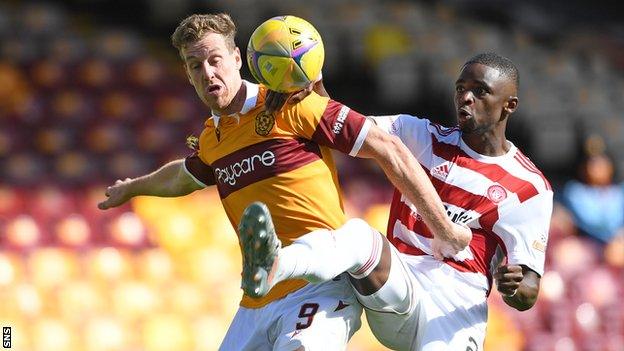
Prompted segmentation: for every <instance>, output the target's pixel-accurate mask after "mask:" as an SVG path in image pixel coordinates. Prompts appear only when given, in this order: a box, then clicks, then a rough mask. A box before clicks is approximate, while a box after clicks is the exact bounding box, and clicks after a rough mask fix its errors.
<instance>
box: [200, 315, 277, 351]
mask: <svg viewBox="0 0 624 351" xmlns="http://www.w3.org/2000/svg"><path fill="white" fill-rule="evenodd" d="M262 313H263V311H262V309H249V308H244V307H239V308H238V311H237V312H236V315H235V316H234V319H233V320H232V323H230V327H229V328H228V331H227V333H226V334H225V337H224V338H223V341H222V342H221V346H219V351H231V350H254V351H256V350H257V351H270V350H271V349H272V346H271V344H270V343H269V339H268V337H267V333H266V329H267V324H268V323H265V322H264V321H263V318H262ZM207 332H209V331H207Z"/></svg>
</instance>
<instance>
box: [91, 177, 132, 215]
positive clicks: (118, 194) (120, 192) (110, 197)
mask: <svg viewBox="0 0 624 351" xmlns="http://www.w3.org/2000/svg"><path fill="white" fill-rule="evenodd" d="M131 182H132V179H130V178H126V179H124V180H121V179H119V180H117V181H116V182H115V184H113V185H111V186H109V187H108V188H106V192H104V195H106V200H104V201H102V202H100V203H99V204H98V208H99V209H100V210H107V209H109V208H111V207H117V206H119V205H123V204H124V203H126V202H127V201H128V200H130V198H131V197H132V194H131V193H130V183H131Z"/></svg>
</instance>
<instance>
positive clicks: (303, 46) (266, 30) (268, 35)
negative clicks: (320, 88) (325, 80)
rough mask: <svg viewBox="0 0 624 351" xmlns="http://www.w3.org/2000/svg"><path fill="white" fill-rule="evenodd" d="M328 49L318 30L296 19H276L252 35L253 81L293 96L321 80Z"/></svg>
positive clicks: (249, 59) (250, 61) (249, 49)
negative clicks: (294, 93)
mask: <svg viewBox="0 0 624 351" xmlns="http://www.w3.org/2000/svg"><path fill="white" fill-rule="evenodd" d="M324 59H325V49H324V48H323V41H322V40H321V36H320V34H319V33H318V32H317V31H316V29H315V28H314V27H313V26H312V25H311V24H310V23H308V22H307V21H305V20H304V19H301V18H299V17H295V16H279V17H273V18H271V19H269V20H267V21H265V22H264V23H262V24H261V25H260V26H259V27H258V28H256V30H255V31H254V32H253V34H252V35H251V38H250V39H249V45H248V46H247V64H248V65H249V70H250V71H251V74H252V75H253V76H254V78H255V79H256V80H257V81H258V82H260V83H261V84H264V85H266V86H267V87H268V88H269V89H271V90H273V91H277V92H280V93H291V92H294V91H298V90H301V89H303V88H305V87H306V86H307V85H308V84H310V83H311V82H314V81H316V80H317V79H318V77H319V75H320V73H321V68H322V67H323V60H324Z"/></svg>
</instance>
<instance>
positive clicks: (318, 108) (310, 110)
mask: <svg viewBox="0 0 624 351" xmlns="http://www.w3.org/2000/svg"><path fill="white" fill-rule="evenodd" d="M283 118H284V121H285V122H286V123H288V127H289V128H292V129H293V131H294V132H295V134H297V135H300V136H301V137H304V138H306V139H308V140H312V141H314V142H316V143H317V144H319V145H323V146H327V147H329V148H332V149H336V150H338V151H341V152H343V153H346V154H349V155H351V156H355V155H357V153H358V151H359V150H360V148H361V147H362V144H363V143H364V139H366V134H367V133H368V130H369V129H370V126H371V122H370V121H369V120H367V119H366V117H364V116H363V115H361V114H359V113H358V112H356V111H353V110H352V109H350V108H349V107H348V106H345V105H343V104H341V103H339V102H337V101H334V100H331V99H329V98H327V97H322V96H320V95H318V94H316V93H312V94H311V95H309V96H308V97H306V98H305V99H303V100H302V101H301V102H300V103H298V104H296V105H294V106H292V107H289V108H288V109H286V110H285V111H284V112H283Z"/></svg>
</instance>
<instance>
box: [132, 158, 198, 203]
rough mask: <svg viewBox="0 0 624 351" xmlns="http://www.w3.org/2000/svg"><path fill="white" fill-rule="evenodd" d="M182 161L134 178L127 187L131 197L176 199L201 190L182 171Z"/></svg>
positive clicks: (170, 163) (173, 162)
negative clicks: (146, 196)
mask: <svg viewBox="0 0 624 351" xmlns="http://www.w3.org/2000/svg"><path fill="white" fill-rule="evenodd" d="M183 167H184V160H183V159H182V160H176V161H172V162H169V163H167V164H166V165H164V166H162V167H161V168H159V169H158V170H156V171H154V172H152V173H150V174H147V175H144V176H141V177H138V178H135V179H133V180H132V182H131V183H130V184H129V185H128V187H129V188H128V191H129V193H130V195H131V196H132V197H134V196H139V195H150V196H159V197H176V196H183V195H187V194H190V193H192V192H193V191H195V190H198V189H201V187H200V186H199V185H198V184H196V183H195V182H194V181H193V180H192V178H190V177H189V176H188V175H187V174H186V172H185V171H184V168H183Z"/></svg>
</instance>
